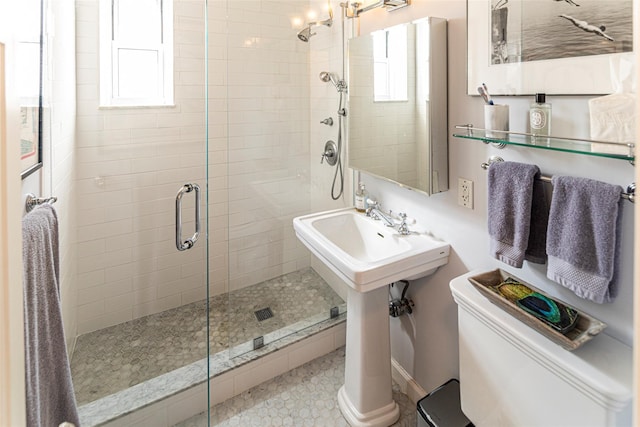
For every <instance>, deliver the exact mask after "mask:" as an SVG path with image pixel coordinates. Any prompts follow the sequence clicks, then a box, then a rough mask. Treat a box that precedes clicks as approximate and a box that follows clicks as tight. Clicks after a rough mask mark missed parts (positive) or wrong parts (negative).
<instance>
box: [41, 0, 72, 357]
mask: <svg viewBox="0 0 640 427" xmlns="http://www.w3.org/2000/svg"><path fill="white" fill-rule="evenodd" d="M45 4H47V9H46V11H45V13H46V15H45V16H47V17H48V19H46V20H45V22H46V32H45V34H46V40H45V51H44V53H45V57H44V64H43V65H44V70H46V72H45V74H44V85H43V88H44V106H45V113H44V115H43V116H44V121H43V147H44V149H43V155H44V156H45V158H44V159H43V160H44V168H43V169H42V171H43V172H42V176H43V179H42V181H43V192H42V195H43V196H49V195H53V196H56V197H57V198H58V201H57V202H56V204H55V207H56V210H57V212H58V227H59V233H58V236H59V239H60V240H59V261H60V286H61V290H60V291H61V295H62V298H61V300H62V319H63V321H64V330H65V331H66V335H65V338H66V341H67V348H68V349H69V350H70V351H72V349H73V342H74V338H75V334H74V331H75V330H76V325H77V316H76V299H77V291H76V274H75V271H76V246H75V244H74V243H75V231H76V228H75V224H76V217H75V205H76V200H75V179H74V177H75V150H74V145H75V127H76V126H75V125H76V98H75V85H76V74H75V55H74V47H75V25H74V22H75V6H74V4H73V3H71V2H46V3H45ZM54 58H55V60H54ZM49 156H51V157H50V158H48V157H49Z"/></svg>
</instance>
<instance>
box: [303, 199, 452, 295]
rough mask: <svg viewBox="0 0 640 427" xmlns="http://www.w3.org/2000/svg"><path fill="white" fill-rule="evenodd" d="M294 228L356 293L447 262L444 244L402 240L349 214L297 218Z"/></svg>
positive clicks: (423, 237) (417, 237) (414, 237)
mask: <svg viewBox="0 0 640 427" xmlns="http://www.w3.org/2000/svg"><path fill="white" fill-rule="evenodd" d="M293 228H294V230H295V232H296V235H297V237H298V239H300V241H301V242H302V243H304V245H305V246H306V247H307V248H309V250H311V252H313V253H314V254H315V255H316V256H317V257H318V258H320V260H321V261H323V262H324V263H325V264H326V265H327V266H328V267H329V268H330V269H331V270H332V271H333V272H334V273H336V274H338V276H340V277H341V278H342V279H343V280H344V281H345V282H346V283H347V284H348V285H349V286H351V287H352V288H353V289H355V290H356V291H359V292H367V291H370V290H373V289H376V288H379V287H381V286H385V285H388V284H389V283H392V282H395V281H397V280H402V279H417V278H419V277H423V276H427V275H429V274H431V273H433V272H434V271H435V269H436V268H437V267H439V266H441V265H444V264H446V263H447V261H448V257H449V245H448V244H447V243H444V242H442V241H439V240H437V239H435V238H433V237H432V236H429V235H427V234H424V233H412V234H409V235H404V236H403V235H401V234H400V233H398V232H397V231H396V230H395V229H393V228H390V227H387V226H385V225H384V224H383V223H382V222H381V221H375V220H373V219H371V218H369V217H367V216H365V215H364V214H362V213H359V212H358V211H356V210H355V209H354V208H345V209H338V210H332V211H327V212H320V213H315V214H310V215H305V216H300V217H297V218H294V220H293Z"/></svg>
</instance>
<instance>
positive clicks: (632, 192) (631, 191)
mask: <svg viewBox="0 0 640 427" xmlns="http://www.w3.org/2000/svg"><path fill="white" fill-rule="evenodd" d="M496 162H504V159H503V158H502V157H499V156H491V157H490V158H489V160H487V161H486V162H483V163H482V164H481V165H480V167H481V168H482V169H484V170H487V169H489V166H491V164H492V163H496ZM538 179H539V180H540V181H543V182H548V183H551V177H550V176H546V175H540V178H538ZM620 197H621V198H622V199H626V200H628V201H630V202H631V203H635V199H636V183H635V182H632V183H631V184H629V185H627V191H626V193H622V194H620Z"/></svg>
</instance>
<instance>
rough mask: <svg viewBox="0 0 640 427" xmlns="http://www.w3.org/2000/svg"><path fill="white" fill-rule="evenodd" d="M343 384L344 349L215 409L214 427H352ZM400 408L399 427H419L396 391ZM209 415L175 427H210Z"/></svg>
mask: <svg viewBox="0 0 640 427" xmlns="http://www.w3.org/2000/svg"><path fill="white" fill-rule="evenodd" d="M342 384H344V347H343V348H341V349H338V350H336V351H334V352H332V353H329V354H327V355H326V356H323V357H319V358H318V359H315V360H313V361H311V362H309V363H307V364H305V365H302V366H300V367H298V368H296V369H294V370H292V371H289V372H287V373H285V374H283V375H280V376H279V377H276V378H274V379H272V380H270V381H267V382H265V383H263V384H260V385H258V386H256V387H254V388H252V389H250V390H247V391H245V392H244V393H241V394H239V395H238V396H235V397H233V398H231V399H229V400H227V401H225V402H223V403H221V404H219V405H216V406H214V407H212V408H211V414H212V416H211V425H212V426H218V427H232V426H234V427H235V426H238V427H250V426H256V427H276V426H296V427H302V426H309V427H349V425H348V424H347V422H346V420H345V419H344V418H343V417H342V414H341V413H340V409H339V408H338V399H337V394H338V390H339V389H340V387H341V386H342ZM393 398H394V400H395V401H396V402H397V403H398V406H399V407H400V419H399V420H398V421H397V422H396V423H395V424H393V425H394V426H396V427H415V425H416V406H415V405H414V404H413V403H412V402H411V400H409V398H408V397H407V396H406V395H404V394H402V393H401V392H400V390H399V388H398V386H397V385H395V384H394V386H393ZM206 426H207V414H206V413H202V414H198V415H196V416H194V417H192V418H190V419H188V420H186V421H184V422H182V423H179V424H177V425H176V426H175V427H206Z"/></svg>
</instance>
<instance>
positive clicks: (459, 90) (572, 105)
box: [360, 0, 634, 391]
mask: <svg viewBox="0 0 640 427" xmlns="http://www.w3.org/2000/svg"><path fill="white" fill-rule="evenodd" d="M465 13H466V2H465V1H463V0H446V1H444V0H442V1H433V0H414V1H412V4H411V6H409V7H407V8H405V9H402V10H399V11H395V12H392V13H387V12H385V11H383V10H375V11H371V12H368V13H367V14H364V15H362V17H361V19H360V21H361V31H362V34H365V33H367V32H371V31H372V30H375V29H379V28H383V27H387V26H390V25H393V24H395V23H400V22H404V21H408V20H411V19H415V18H419V17H422V16H429V15H430V16H438V17H442V18H447V19H448V20H449V129H450V131H449V134H450V135H451V134H452V133H453V132H454V125H456V124H464V123H476V124H481V123H482V120H483V116H482V108H483V107H482V106H483V102H482V100H481V99H480V98H479V97H470V96H467V95H466V17H465ZM587 99H588V98H587V97H558V96H549V97H548V100H549V101H550V102H551V104H552V105H553V124H554V133H556V132H557V134H559V135H566V136H575V137H585V138H586V137H588V134H589V120H588V106H587ZM497 101H498V102H500V103H508V104H509V105H510V107H511V129H512V130H521V131H526V115H527V110H528V105H529V103H530V102H531V99H530V97H504V98H498V99H497ZM494 154H495V155H500V156H501V157H503V158H504V159H505V160H509V161H517V162H523V163H532V164H536V165H538V166H539V167H540V169H541V171H542V172H543V174H546V175H554V174H568V175H574V176H581V177H588V178H592V179H597V180H601V181H605V182H609V183H612V184H619V185H622V186H623V187H626V185H627V184H629V183H631V182H632V181H633V179H634V168H633V166H632V165H630V164H629V163H627V162H624V161H620V160H610V159H601V158H596V157H591V156H580V155H571V154H565V153H554V152H550V151H543V150H533V149H526V148H516V147H509V148H507V149H504V150H499V149H497V148H494V147H493V146H490V145H489V146H487V145H484V144H482V143H480V142H477V141H467V140H461V139H457V138H453V137H450V138H449V179H450V182H451V190H450V191H448V192H445V193H441V194H436V195H434V196H431V197H427V196H424V195H422V194H419V193H416V192H413V191H410V190H406V189H402V188H400V187H397V186H395V185H393V184H390V183H387V182H383V181H380V180H377V179H374V178H370V177H367V176H365V175H363V181H364V182H365V183H366V184H367V188H368V189H369V191H370V193H371V194H373V195H375V196H377V197H378V199H379V200H381V201H382V203H383V204H384V206H385V207H386V208H387V209H393V210H394V211H396V212H397V211H405V212H407V213H408V215H409V216H413V217H415V218H417V221H418V223H417V225H416V226H415V227H416V228H418V227H419V228H422V229H427V230H429V231H432V232H433V233H434V234H435V235H436V236H438V237H440V238H442V239H444V240H445V241H447V242H449V243H450V244H451V248H452V251H451V256H450V259H449V264H448V265H447V266H445V267H443V268H441V269H440V270H439V271H438V272H437V273H436V274H434V275H433V276H431V277H428V278H424V279H421V280H417V281H415V282H412V284H411V287H410V288H409V291H408V295H409V296H410V297H411V298H412V299H413V300H414V302H415V304H416V306H415V309H414V314H413V315H412V316H410V317H408V316H405V317H402V318H399V319H392V320H391V334H392V353H393V357H394V358H395V359H396V360H398V361H399V362H400V363H401V364H402V366H403V367H404V368H405V369H406V370H407V371H408V372H409V373H410V374H412V375H413V376H414V378H415V379H416V380H417V382H418V383H419V384H420V385H421V386H422V387H423V388H424V389H426V390H427V391H428V390H432V389H433V388H435V387H437V386H438V385H440V384H442V383H443V382H445V381H446V380H447V379H449V378H451V377H457V376H458V362H457V361H458V354H457V352H458V348H457V318H456V313H457V311H456V310H457V308H456V305H455V303H454V301H453V299H452V297H451V295H450V291H449V281H450V280H451V279H452V278H454V277H457V276H459V275H461V274H463V273H465V272H467V271H469V270H472V269H486V270H491V269H494V268H504V269H506V270H508V271H510V272H512V273H513V274H515V275H516V276H518V277H520V278H522V279H523V280H525V281H528V282H530V283H532V284H534V285H536V286H537V287H540V288H541V289H542V290H544V291H545V292H547V293H549V294H551V295H554V296H557V297H559V298H560V299H562V300H564V301H566V302H567V303H569V304H571V305H574V306H576V307H577V308H579V309H581V310H584V311H585V312H587V313H589V314H591V315H593V316H595V317H596V318H598V319H600V320H602V321H604V322H606V323H607V324H608V328H607V329H606V330H605V332H606V333H607V334H609V335H611V336H613V337H615V338H617V339H619V340H621V341H623V342H625V343H627V344H631V342H632V332H633V331H632V316H633V307H632V300H633V298H632V297H633V289H632V285H633V279H632V277H633V263H632V256H633V246H632V239H633V231H634V225H633V218H632V216H633V208H634V207H633V205H632V204H631V203H629V202H625V203H622V227H623V229H622V245H621V260H620V261H621V263H620V267H621V270H620V271H621V275H620V288H621V289H620V293H619V295H618V297H617V299H616V300H615V301H614V302H613V303H610V304H603V305H598V304H594V303H591V302H588V301H586V300H582V299H580V298H578V297H576V296H575V295H573V294H572V293H571V292H570V291H568V290H566V289H564V288H562V287H561V286H559V285H557V284H555V283H554V282H551V281H549V280H548V279H546V269H545V266H537V265H533V264H530V263H526V262H525V265H524V267H523V268H522V269H513V268H508V267H507V266H506V265H504V264H502V263H500V262H498V261H496V260H494V259H492V258H491V257H489V255H488V247H489V240H488V235H487V226H486V223H487V215H486V211H487V203H486V201H487V191H486V187H487V173H486V171H485V170H483V169H481V168H480V164H481V163H482V162H485V161H486V160H487V159H488V158H489V157H490V156H491V155H494ZM458 177H464V178H466V179H470V180H472V181H473V182H474V191H475V197H474V208H473V210H470V209H467V208H463V207H460V206H458V205H457V182H458Z"/></svg>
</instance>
